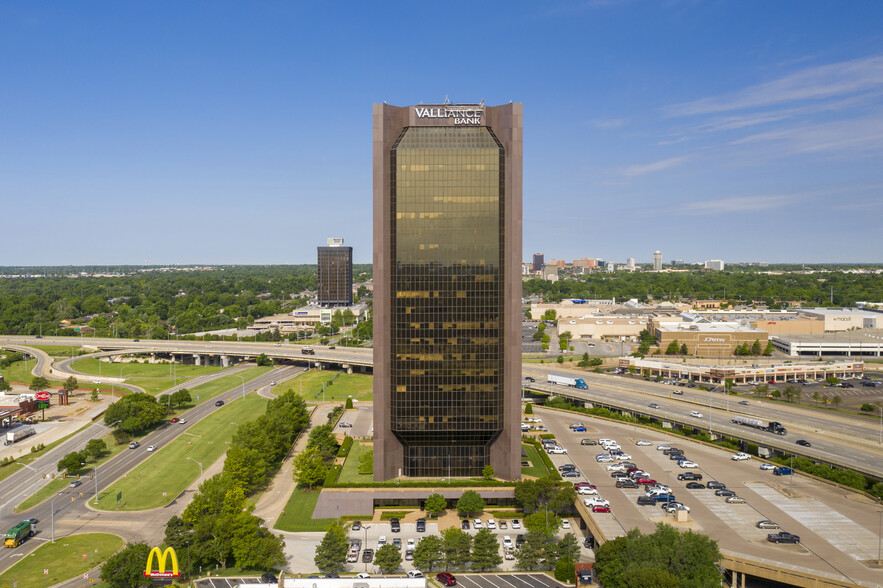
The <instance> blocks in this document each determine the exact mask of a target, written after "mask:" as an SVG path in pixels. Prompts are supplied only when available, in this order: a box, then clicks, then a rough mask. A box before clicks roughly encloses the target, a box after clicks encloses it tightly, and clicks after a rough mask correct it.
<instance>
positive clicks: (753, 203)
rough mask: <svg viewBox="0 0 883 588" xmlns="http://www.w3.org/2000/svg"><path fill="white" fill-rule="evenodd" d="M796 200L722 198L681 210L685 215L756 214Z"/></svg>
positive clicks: (786, 198) (792, 197)
mask: <svg viewBox="0 0 883 588" xmlns="http://www.w3.org/2000/svg"><path fill="white" fill-rule="evenodd" d="M796 200H797V197H796V196H794V195H770V196H737V197H734V198H722V199H720V200H706V201H704V202H691V203H689V204H686V205H684V207H683V208H682V210H683V212H685V213H686V214H697V215H701V214H721V213H728V212H758V211H762V210H772V209H774V208H782V207H783V206H786V205H788V204H791V203H793V202H795V201H796Z"/></svg>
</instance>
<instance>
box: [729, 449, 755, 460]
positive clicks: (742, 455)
mask: <svg viewBox="0 0 883 588" xmlns="http://www.w3.org/2000/svg"><path fill="white" fill-rule="evenodd" d="M730 459H732V460H733V461H744V460H746V459H751V456H750V455H748V454H747V453H742V452H741V451H740V452H739V453H734V454H733V455H731V456H730Z"/></svg>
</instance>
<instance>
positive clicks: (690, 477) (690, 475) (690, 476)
mask: <svg viewBox="0 0 883 588" xmlns="http://www.w3.org/2000/svg"><path fill="white" fill-rule="evenodd" d="M701 479H702V474H697V473H694V472H684V473H683V474H678V480H680V481H681V482H684V481H693V482H698V481H699V480H701Z"/></svg>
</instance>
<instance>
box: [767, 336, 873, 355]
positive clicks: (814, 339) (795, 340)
mask: <svg viewBox="0 0 883 588" xmlns="http://www.w3.org/2000/svg"><path fill="white" fill-rule="evenodd" d="M770 341H772V342H773V347H775V348H776V349H778V350H779V351H781V352H782V353H787V354H788V355H790V356H792V357H799V356H802V355H807V356H816V357H821V356H837V355H845V356H847V357H881V356H883V329H861V330H855V331H845V332H835V333H820V334H812V335H804V334H781V335H775V336H772V337H770Z"/></svg>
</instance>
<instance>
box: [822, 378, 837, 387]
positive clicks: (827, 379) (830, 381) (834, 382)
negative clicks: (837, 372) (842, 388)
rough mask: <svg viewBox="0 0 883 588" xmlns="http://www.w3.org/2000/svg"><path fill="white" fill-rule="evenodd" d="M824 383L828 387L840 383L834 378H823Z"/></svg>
mask: <svg viewBox="0 0 883 588" xmlns="http://www.w3.org/2000/svg"><path fill="white" fill-rule="evenodd" d="M825 381H826V382H828V384H829V385H830V386H836V385H837V384H839V383H840V379H839V378H835V377H834V376H828V377H827V378H825Z"/></svg>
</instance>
